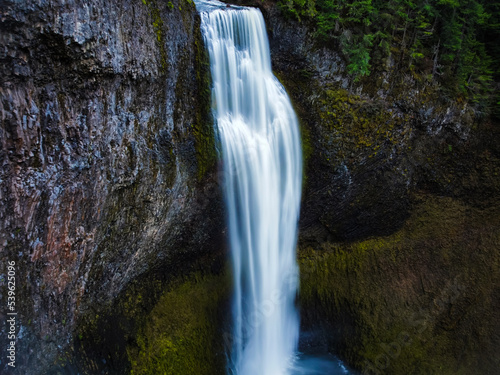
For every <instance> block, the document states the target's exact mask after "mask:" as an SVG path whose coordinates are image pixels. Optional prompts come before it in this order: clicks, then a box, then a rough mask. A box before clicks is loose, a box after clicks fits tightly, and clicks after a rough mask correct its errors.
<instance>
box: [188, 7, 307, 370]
mask: <svg viewBox="0 0 500 375" xmlns="http://www.w3.org/2000/svg"><path fill="white" fill-rule="evenodd" d="M196 5H197V8H198V10H199V11H200V14H201V20H202V21H201V24H202V31H203V35H204V38H205V42H206V45H207V48H208V52H209V56H210V66H211V73H212V81H213V89H212V103H213V110H214V117H215V121H216V127H217V131H218V135H219V137H220V143H221V154H222V163H223V176H224V181H223V184H224V190H225V191H224V194H225V200H226V206H227V220H228V227H229V241H230V247H231V255H232V256H231V258H232V266H233V275H234V296H233V329H232V335H231V338H232V346H233V347H232V350H231V353H230V360H229V366H228V367H229V370H228V371H229V373H230V374H238V375H256V374H259V375H280V374H289V373H290V366H291V363H292V361H293V360H294V357H295V353H296V350H297V342H298V336H299V319H298V314H297V311H296V308H295V296H296V293H297V286H298V267H297V262H296V256H295V248H296V241H297V220H298V216H299V206H300V196H301V180H302V155H301V147H300V137H299V128H298V122H297V118H296V116H295V113H294V111H293V108H292V105H291V103H290V100H289V98H288V96H287V94H286V92H285V90H284V88H283V86H282V85H281V84H280V82H279V81H278V79H277V78H276V77H274V75H273V73H272V70H271V60H270V52H269V43H268V40H267V34H266V28H265V24H264V19H263V17H262V14H261V13H260V11H259V10H257V9H253V8H246V7H236V6H231V7H227V6H226V5H225V4H223V3H220V2H218V1H204V0H199V1H196Z"/></svg>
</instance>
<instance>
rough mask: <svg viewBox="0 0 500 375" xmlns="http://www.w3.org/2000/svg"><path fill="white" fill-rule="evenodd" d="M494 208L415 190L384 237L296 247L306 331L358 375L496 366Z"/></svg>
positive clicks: (499, 271)
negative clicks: (409, 208) (404, 215)
mask: <svg viewBox="0 0 500 375" xmlns="http://www.w3.org/2000/svg"><path fill="white" fill-rule="evenodd" d="M497 212H498V207H497V206H495V205H492V206H491V207H487V208H484V209H478V208H473V207H471V206H469V205H467V204H464V203H463V202H460V201H458V200H455V199H451V198H442V197H441V198H437V197H432V196H426V195H420V196H417V197H416V200H415V209H414V210H413V213H412V216H411V218H410V219H409V220H408V221H407V222H406V223H405V225H404V226H403V228H402V229H401V230H400V231H398V232H396V233H394V234H392V235H390V236H384V237H373V238H370V239H367V240H364V241H356V242H352V243H332V242H325V243H322V244H321V245H319V246H310V245H305V246H302V248H301V250H300V253H299V262H300V267H301V294H300V299H301V306H302V318H303V322H304V323H305V326H306V328H316V329H318V328H320V327H321V332H323V334H325V335H326V340H327V341H328V342H329V344H330V348H332V349H334V350H335V351H336V352H337V353H339V354H340V355H341V356H342V358H345V359H346V360H347V362H348V363H350V364H351V365H353V366H355V367H356V368H358V369H359V370H361V371H363V373H364V374H440V375H443V374H494V373H496V371H497V369H498V367H499V366H500V362H499V361H500V358H499V357H498V352H497V349H498V345H499V344H500V342H499V341H498V335H496V336H495V335H492V333H493V332H498V329H499V319H498V314H499V313H498V311H499V308H500V306H499V300H498V298H497V297H498V288H496V286H498V285H499V282H500V268H499V265H500V263H499V261H500V258H499V254H498V251H497V249H498V246H499V244H500V232H499V230H498V228H499V222H498V220H499V217H498V215H497V214H496V213H497ZM318 322H319V323H318Z"/></svg>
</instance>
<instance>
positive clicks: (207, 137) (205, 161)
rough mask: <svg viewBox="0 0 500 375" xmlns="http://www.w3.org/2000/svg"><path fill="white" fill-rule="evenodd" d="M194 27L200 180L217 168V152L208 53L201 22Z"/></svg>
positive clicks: (196, 130)
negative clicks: (200, 25)
mask: <svg viewBox="0 0 500 375" xmlns="http://www.w3.org/2000/svg"><path fill="white" fill-rule="evenodd" d="M196 23H197V24H196V25H195V27H194V34H195V35H194V38H195V39H194V40H195V41H194V43H195V46H194V47H195V71H196V86H197V90H196V94H197V95H196V103H197V108H196V122H195V123H194V124H193V126H192V128H193V134H194V136H195V140H196V144H195V146H196V158H197V161H198V178H199V179H200V180H201V179H202V178H203V177H204V176H205V174H206V173H207V172H208V171H210V170H212V169H213V168H215V166H216V161H217V150H216V147H215V143H216V140H215V130H214V123H213V117H212V112H211V93H210V87H211V77H210V63H209V58H208V52H207V50H206V49H205V46H204V43H203V37H202V35H201V29H200V27H199V20H197V22H196Z"/></svg>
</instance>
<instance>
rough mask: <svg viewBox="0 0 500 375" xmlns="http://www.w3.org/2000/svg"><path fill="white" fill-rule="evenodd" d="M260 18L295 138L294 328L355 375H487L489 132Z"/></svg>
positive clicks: (422, 93) (493, 227)
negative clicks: (298, 149) (297, 320)
mask: <svg viewBox="0 0 500 375" xmlns="http://www.w3.org/2000/svg"><path fill="white" fill-rule="evenodd" d="M256 5H257V4H256ZM260 6H261V7H262V9H263V12H264V14H265V18H266V20H267V23H268V25H269V26H268V27H269V34H270V45H271V55H272V57H273V68H274V69H275V71H276V73H277V74H278V76H279V77H280V79H281V80H282V82H283V83H284V85H285V87H286V88H287V89H288V90H289V92H290V94H291V96H292V100H293V101H294V104H295V106H296V109H297V112H298V115H299V118H300V119H301V122H302V129H303V145H304V153H305V156H306V175H305V178H306V180H305V181H306V184H305V191H304V200H303V206H302V213H301V221H300V229H301V234H300V238H299V259H300V265H301V292H300V301H301V302H300V305H301V311H302V313H301V315H302V322H303V328H304V329H305V330H318V332H321V333H322V336H323V339H324V340H325V342H326V343H327V345H328V347H329V348H330V349H331V350H334V351H335V352H337V353H338V354H339V355H340V356H341V357H342V358H344V359H346V361H347V362H348V363H349V364H350V365H352V366H354V367H355V368H357V369H358V370H360V371H362V372H364V373H366V374H403V373H405V374H410V373H411V374H421V373H425V374H431V373H436V374H438V373H439V374H448V373H449V374H457V373H460V374H476V373H478V374H494V373H496V372H497V371H498V370H497V369H498V368H499V366H500V357H499V355H498V352H499V348H500V339H499V336H498V332H499V331H500V327H499V325H498V322H499V321H500V315H499V312H498V311H499V309H498V296H499V293H500V267H499V258H498V248H499V246H500V237H499V236H500V232H499V229H498V228H499V227H498V218H499V217H500V214H499V213H500V201H499V197H500V169H499V168H500V167H499V166H500V148H499V146H498V144H499V142H498V141H499V140H500V132H499V126H498V124H497V123H495V122H494V121H493V120H491V119H488V118H484V117H482V116H481V113H479V112H477V111H475V110H474V108H473V105H471V104H470V103H468V102H466V101H464V100H463V99H460V98H446V97H445V95H444V93H443V91H442V90H440V88H439V87H438V86H437V85H436V84H435V82H434V81H433V80H432V79H430V78H429V77H425V76H422V75H420V74H419V73H418V72H417V71H411V70H408V69H402V68H401V67H398V66H397V64H396V62H395V61H394V59H393V58H392V57H389V58H388V60H387V62H386V64H385V65H384V66H376V67H373V73H372V74H371V75H370V76H369V77H366V78H362V79H361V80H359V81H356V80H354V79H353V78H352V77H350V76H349V75H348V74H347V73H346V69H345V59H344V57H343V56H342V54H341V53H340V52H338V48H336V47H335V46H334V45H331V46H321V45H318V44H316V43H315V42H314V37H313V32H312V30H311V29H310V28H309V27H308V26H307V25H305V24H301V23H298V22H296V21H293V20H286V19H285V18H284V17H283V16H282V14H281V13H280V11H279V10H278V8H277V7H276V6H275V5H273V2H265V3H264V5H262V4H261V5H260ZM318 322H320V323H318ZM320 336H321V335H320Z"/></svg>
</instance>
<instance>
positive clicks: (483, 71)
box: [278, 0, 500, 114]
mask: <svg viewBox="0 0 500 375" xmlns="http://www.w3.org/2000/svg"><path fill="white" fill-rule="evenodd" d="M278 3H279V5H280V7H281V9H282V10H283V11H284V12H285V14H287V15H288V16H290V17H293V18H296V19H298V20H302V21H306V22H310V23H312V24H313V25H314V28H315V35H316V39H317V42H318V43H331V42H333V41H335V42H336V43H338V45H339V47H340V48H341V50H342V51H343V53H344V55H345V56H346V59H347V61H348V63H347V70H348V72H349V73H350V74H352V75H353V76H354V77H355V79H360V78H361V77H362V76H368V75H370V73H371V72H372V71H376V70H385V69H386V68H387V67H388V65H391V68H393V69H397V70H399V71H408V72H418V74H420V75H424V76H427V77H429V78H430V79H432V80H436V81H438V82H439V83H440V84H441V85H442V87H443V92H444V93H446V94H447V95H449V96H450V97H454V96H457V95H459V96H463V97H465V98H468V99H470V100H472V101H474V102H476V103H477V102H481V109H482V110H484V111H486V110H487V111H494V112H496V113H497V114H499V112H498V111H499V104H500V96H499V94H498V92H495V87H496V86H497V84H498V81H499V79H500V74H499V73H500V70H499V66H500V48H499V47H498V43H497V40H498V37H499V36H500V22H499V21H500V4H498V3H496V2H490V1H486V0H430V1H429V0H390V1H377V0H373V1H372V0H348V1H347V0H340V1H338V0H337V1H334V0H317V1H304V0H280V1H279V2H278Z"/></svg>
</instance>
